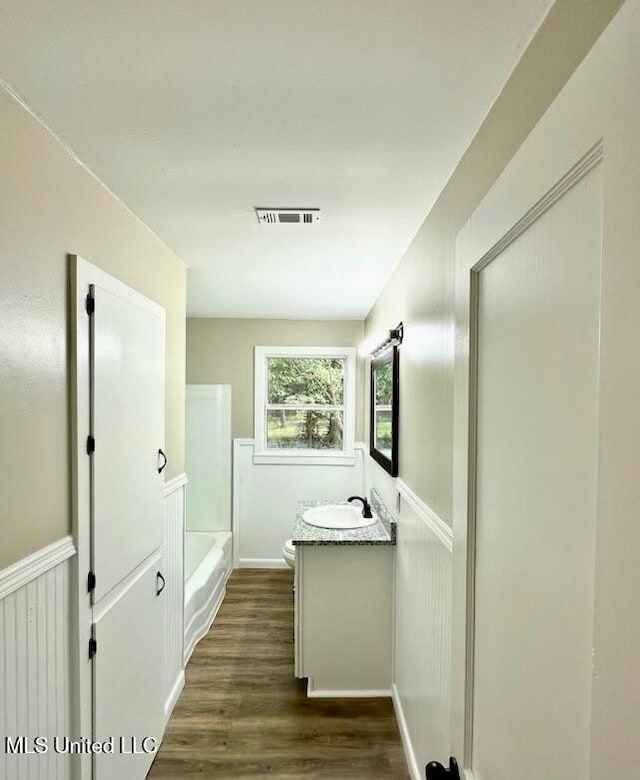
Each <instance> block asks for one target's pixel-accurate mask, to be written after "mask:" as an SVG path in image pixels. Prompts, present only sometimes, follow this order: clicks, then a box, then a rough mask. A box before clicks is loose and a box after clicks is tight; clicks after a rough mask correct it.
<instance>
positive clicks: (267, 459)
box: [253, 347, 357, 466]
mask: <svg viewBox="0 0 640 780" xmlns="http://www.w3.org/2000/svg"><path fill="white" fill-rule="evenodd" d="M356 352H357V350H356V349H355V347H256V348H255V389H254V404H255V405H254V450H253V462H254V463H272V464H274V463H276V464H277V463H281V464H289V465H296V464H303V465H316V466H318V465H323V466H353V465H354V464H355V460H356V459H355V441H356V370H357V369H356ZM270 357H300V358H304V357H328V358H341V359H343V360H344V361H345V367H344V435H343V440H342V445H343V449H342V450H341V451H338V450H332V451H331V452H327V451H326V450H286V451H283V450H281V449H277V450H274V449H268V448H267V426H266V411H265V410H266V400H267V380H268V376H267V358H270Z"/></svg>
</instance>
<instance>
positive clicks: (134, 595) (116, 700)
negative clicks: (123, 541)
mask: <svg viewBox="0 0 640 780" xmlns="http://www.w3.org/2000/svg"><path fill="white" fill-rule="evenodd" d="M159 565H160V555H159V554H157V555H154V556H152V558H151V560H149V561H147V562H146V563H145V564H144V565H143V566H142V567H140V569H139V570H138V571H136V572H135V574H134V576H133V577H130V578H128V581H127V587H126V588H125V589H123V590H122V591H120V592H119V593H118V594H117V596H116V601H115V602H114V603H113V604H109V606H108V608H107V609H106V610H105V611H104V612H101V611H98V610H95V614H94V617H95V626H94V633H95V637H96V640H97V652H96V655H95V658H94V678H93V679H94V684H93V690H94V739H95V740H97V741H100V742H105V741H107V740H109V739H111V738H112V737H113V738H114V744H113V750H114V752H113V753H106V754H97V755H96V757H95V764H94V777H95V778H96V780H104V779H105V778H106V779H108V780H111V779H112V778H113V780H142V778H144V777H146V775H147V772H148V771H149V767H150V766H151V763H152V761H153V759H154V757H155V750H156V749H157V747H158V746H159V744H160V739H161V737H162V731H163V728H164V706H163V705H164V700H163V691H162V686H163V678H162V667H161V665H160V663H159V661H158V659H159V651H161V649H162V647H163V637H162V624H163V621H162V602H161V600H160V599H159V598H158V597H157V596H156V593H157V591H158V590H159V588H160V587H162V585H161V584H160V585H159V584H158V578H157V572H158V571H159V569H158V567H159Z"/></svg>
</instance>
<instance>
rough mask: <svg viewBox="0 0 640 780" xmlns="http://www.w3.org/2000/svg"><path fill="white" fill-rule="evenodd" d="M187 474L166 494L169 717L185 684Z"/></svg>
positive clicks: (166, 688)
mask: <svg viewBox="0 0 640 780" xmlns="http://www.w3.org/2000/svg"><path fill="white" fill-rule="evenodd" d="M186 486H187V477H186V475H185V474H181V475H180V476H179V477H176V478H175V479H173V480H171V481H170V482H167V483H166V484H165V487H164V495H165V526H164V559H163V569H164V570H163V574H164V576H165V579H166V582H167V585H166V592H165V594H164V595H165V601H164V605H165V665H164V667H165V673H164V700H165V706H164V712H165V717H166V718H167V719H168V718H169V716H170V715H171V712H172V710H173V708H174V706H175V703H176V702H177V700H178V697H179V696H180V693H181V692H182V689H183V687H184V667H183V663H182V660H183V641H184V617H183V610H184V524H185V504H186Z"/></svg>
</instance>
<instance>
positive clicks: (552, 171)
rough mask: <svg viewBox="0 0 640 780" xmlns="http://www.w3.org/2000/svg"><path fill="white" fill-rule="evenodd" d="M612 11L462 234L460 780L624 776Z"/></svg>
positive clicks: (633, 728)
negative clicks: (463, 775) (609, 20)
mask: <svg viewBox="0 0 640 780" xmlns="http://www.w3.org/2000/svg"><path fill="white" fill-rule="evenodd" d="M623 12H624V13H623V14H622V17H624V18H620V17H619V18H617V19H615V20H614V22H613V24H612V26H611V27H610V28H609V30H608V31H607V32H606V33H605V35H604V36H603V38H602V39H601V40H600V42H599V43H598V44H597V46H596V48H595V50H594V51H593V52H592V53H591V55H590V56H589V57H588V58H587V60H586V61H585V63H584V64H583V65H582V66H581V67H580V69H579V70H578V72H577V73H576V75H575V76H574V78H573V79H572V81H571V82H570V83H569V84H568V86H567V87H566V88H565V89H564V90H563V92H562V93H561V94H560V96H559V98H558V99H557V101H556V102H555V103H554V105H553V106H552V107H551V109H550V110H549V111H548V113H547V115H546V116H545V117H544V118H543V119H542V120H541V122H540V124H539V125H538V127H537V128H536V129H535V130H534V132H533V133H532V134H531V136H530V137H529V138H528V139H527V141H526V142H525V144H524V145H523V147H522V148H521V149H520V151H519V152H518V153H517V154H516V156H515V157H514V159H513V160H512V162H511V163H510V164H509V166H508V167H507V169H506V170H505V172H504V173H503V175H502V176H501V177H500V179H499V180H498V182H497V183H496V185H495V186H494V187H493V189H492V190H491V191H490V193H489V194H488V195H487V197H486V198H485V199H484V201H483V202H482V203H481V204H480V206H479V207H478V209H477V210H476V212H475V213H474V214H473V216H472V217H471V219H470V220H469V222H468V224H467V225H466V226H465V228H464V229H463V230H462V231H461V233H460V235H459V237H458V244H457V265H458V271H457V287H456V329H457V340H456V343H457V347H456V385H455V393H456V398H455V462H454V472H455V491H454V493H455V494H454V600H455V614H454V620H455V627H454V636H453V645H454V656H453V662H454V664H453V670H452V671H453V688H452V695H453V700H452V704H453V706H452V734H453V745H452V753H453V754H454V755H455V756H456V758H457V759H459V761H460V763H461V765H462V767H463V769H464V771H465V772H466V775H467V777H468V778H474V779H475V780H513V778H514V777H517V778H519V780H539V778H542V777H543V778H545V780H565V778H567V777H571V778H575V779H576V780H587V778H594V779H595V778H597V779H598V780H600V779H602V780H605V778H609V777H615V776H618V773H622V774H624V771H626V772H628V771H629V767H630V766H634V765H637V755H636V748H635V746H634V745H635V739H636V737H635V736H634V735H637V733H638V728H640V698H636V699H635V705H633V704H632V701H631V699H632V695H630V692H629V686H631V688H632V689H634V688H635V690H636V692H637V689H638V686H637V684H636V682H635V679H636V677H637V670H636V669H635V665H634V664H633V663H632V662H631V659H632V658H633V657H637V653H638V651H640V632H639V631H638V621H637V607H636V606H635V605H634V602H633V600H632V599H630V597H629V591H631V592H635V593H637V592H638V586H639V585H640V582H639V575H638V567H637V565H633V564H632V563H631V560H630V558H629V557H628V556H627V554H626V551H627V549H628V546H629V545H632V546H633V548H634V549H635V550H636V551H637V549H638V543H639V542H640V539H639V538H638V537H639V531H638V523H637V510H638V506H639V503H640V502H639V499H640V494H639V490H638V480H637V476H636V474H635V473H634V472H635V465H634V464H637V462H638V457H639V456H640V452H639V446H640V445H639V441H638V440H636V441H635V442H634V444H633V447H631V448H628V449H626V450H625V451H624V453H620V454H621V455H623V456H622V457H615V458H613V460H610V459H608V457H607V451H608V448H612V449H611V451H610V452H613V451H615V449H616V447H619V446H620V441H621V439H620V436H621V435H623V436H624V437H625V439H626V437H627V432H626V431H624V424H625V420H626V424H627V425H631V426H632V427H634V429H635V430H636V432H638V428H639V427H640V426H639V424H638V414H637V411H636V401H637V397H636V399H635V400H634V401H633V403H630V401H631V399H630V396H629V394H628V392H627V389H626V387H625V386H624V384H620V379H621V378H622V377H624V380H625V382H626V381H631V382H632V383H633V384H634V386H635V387H636V390H637V389H638V388H639V387H640V375H639V374H638V371H637V369H636V368H635V367H634V369H632V370H631V371H630V370H629V365H628V363H629V361H628V357H626V356H625V353H626V355H629V354H636V353H637V351H638V347H640V310H639V308H638V306H637V295H638V293H639V291H640V284H639V282H640V275H639V274H638V270H637V269H638V261H637V247H636V249H634V248H633V246H632V245H631V244H630V245H629V246H621V245H620V244H619V241H618V231H619V230H628V229H629V227H630V226H631V225H633V226H634V230H635V231H636V237H637V225H638V220H637V212H638V211H639V210H640V177H639V176H638V173H639V172H640V166H638V167H636V169H635V173H633V170H629V162H630V161H631V160H635V161H636V164H637V161H638V158H639V156H640V155H639V153H640V134H639V130H640V110H639V107H638V102H637V100H636V101H635V102H633V101H632V102H633V106H630V105H629V98H630V97H631V95H633V94H635V95H636V97H637V74H638V72H640V54H639V51H638V49H637V46H636V45H635V41H636V40H637V37H638V35H639V34H640V3H639V2H637V0H629V2H628V4H627V6H625V8H624V9H623ZM621 150H624V154H623V155H620V154H618V152H619V151H621ZM632 283H635V285H636V286H635V287H634V290H635V292H634V293H631V290H629V289H628V285H629V284H632ZM634 296H635V297H634ZM614 461H615V467H614ZM614 492H615V493H616V503H617V510H618V514H617V515H616V517H615V519H614V518H613V516H612V514H611V505H607V503H606V502H603V497H604V496H605V495H607V496H612V495H613V494H614ZM621 497H624V498H623V500H622V501H621V502H620V501H619V499H620V498H621ZM634 507H635V508H634ZM625 559H626V564H625V565H623V569H624V570H621V568H620V564H621V563H622V562H624V561H625ZM634 614H635V623H633V615H634ZM630 622H631V623H632V625H633V627H630ZM625 642H627V643H628V644H626V645H625V644H624V643H625ZM618 643H622V645H623V646H625V647H626V649H625V652H624V653H620V651H619V647H620V644H618ZM616 647H617V648H618V649H616ZM632 648H633V649H632ZM625 678H626V680H627V685H626V686H625V685H624V682H623V681H624V680H625ZM630 705H631V706H630ZM607 720H608V721H609V722H608V723H607ZM614 723H615V726H614V725H613V724H614ZM625 768H626V769H625ZM622 774H621V775H620V776H622Z"/></svg>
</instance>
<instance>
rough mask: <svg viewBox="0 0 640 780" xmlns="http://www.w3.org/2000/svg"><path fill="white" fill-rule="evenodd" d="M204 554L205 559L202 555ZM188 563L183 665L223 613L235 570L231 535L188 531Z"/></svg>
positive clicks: (185, 591)
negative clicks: (231, 577) (216, 618)
mask: <svg viewBox="0 0 640 780" xmlns="http://www.w3.org/2000/svg"><path fill="white" fill-rule="evenodd" d="M203 553H204V555H203ZM185 561H186V566H187V570H188V571H190V572H191V573H190V574H189V576H188V578H187V580H186V582H185V587H184V665H185V666H186V665H187V663H188V662H189V658H191V654H192V653H193V649H194V647H195V646H196V644H197V643H198V642H199V641H200V640H201V639H202V637H203V636H204V635H205V634H206V633H207V632H208V631H209V629H210V628H211V625H212V623H213V621H214V620H215V617H216V615H217V613H218V610H219V609H220V605H221V604H222V601H223V599H224V595H225V592H226V584H227V580H228V579H229V576H230V574H231V572H232V570H233V556H232V536H231V533H230V532H229V531H188V532H187V533H186V535H185Z"/></svg>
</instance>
